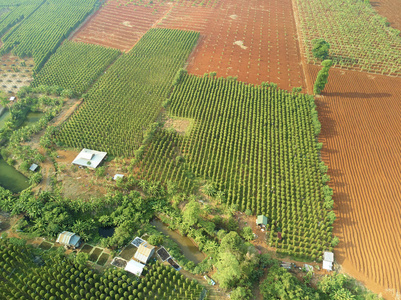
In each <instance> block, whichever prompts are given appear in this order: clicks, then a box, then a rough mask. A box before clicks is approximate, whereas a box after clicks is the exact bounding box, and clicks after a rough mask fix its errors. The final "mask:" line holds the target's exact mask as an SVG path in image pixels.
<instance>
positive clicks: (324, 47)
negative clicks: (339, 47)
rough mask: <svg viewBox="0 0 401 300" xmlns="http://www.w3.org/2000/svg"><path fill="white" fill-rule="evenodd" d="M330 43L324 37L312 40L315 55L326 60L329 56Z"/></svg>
mask: <svg viewBox="0 0 401 300" xmlns="http://www.w3.org/2000/svg"><path fill="white" fill-rule="evenodd" d="M329 49H330V44H329V43H327V42H326V41H325V40H324V39H314V40H312V54H313V57H315V58H318V59H321V60H325V59H326V58H327V57H328V56H329Z"/></svg>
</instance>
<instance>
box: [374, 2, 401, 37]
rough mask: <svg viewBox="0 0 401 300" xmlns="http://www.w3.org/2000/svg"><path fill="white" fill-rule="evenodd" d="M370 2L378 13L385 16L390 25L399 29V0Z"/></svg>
mask: <svg viewBox="0 0 401 300" xmlns="http://www.w3.org/2000/svg"><path fill="white" fill-rule="evenodd" d="M370 4H371V5H372V6H373V7H374V8H375V9H376V11H377V12H378V13H379V14H380V15H382V16H383V17H385V18H387V20H388V21H389V22H390V26H391V27H394V28H397V29H398V30H401V17H400V16H401V3H400V1H399V0H377V1H372V2H371V3H370Z"/></svg>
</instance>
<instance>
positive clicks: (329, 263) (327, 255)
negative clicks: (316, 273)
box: [323, 252, 334, 271]
mask: <svg viewBox="0 0 401 300" xmlns="http://www.w3.org/2000/svg"><path fill="white" fill-rule="evenodd" d="M333 262H334V253H333V252H324V253H323V269H325V270H327V271H332V270H333Z"/></svg>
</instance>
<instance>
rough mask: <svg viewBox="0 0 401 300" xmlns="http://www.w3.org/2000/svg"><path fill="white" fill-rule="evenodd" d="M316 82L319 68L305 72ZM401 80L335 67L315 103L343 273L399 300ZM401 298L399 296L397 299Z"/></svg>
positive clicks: (336, 252) (310, 80)
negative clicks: (331, 190) (329, 178)
mask: <svg viewBox="0 0 401 300" xmlns="http://www.w3.org/2000/svg"><path fill="white" fill-rule="evenodd" d="M307 71H308V72H307V73H308V75H307V76H308V77H309V78H308V82H314V80H315V78H316V75H317V72H318V71H319V68H318V67H315V66H311V65H309V66H308V67H307ZM400 100H401V78H392V77H387V76H382V75H368V74H364V73H360V72H355V71H343V70H339V69H331V70H330V74H329V80H328V84H327V85H326V89H325V90H324V92H323V95H322V97H319V98H318V100H317V105H318V112H319V119H320V121H321V123H322V132H321V134H320V141H321V142H323V150H322V158H323V160H324V161H325V163H326V164H327V165H328V166H329V175H330V176H331V181H330V183H329V185H330V186H331V187H332V188H333V190H334V196H333V197H334V203H335V205H334V210H335V212H336V215H337V220H336V221H335V223H334V234H335V235H336V236H338V237H339V238H340V244H339V245H338V247H336V248H335V249H334V252H335V258H336V260H337V262H339V263H340V264H341V266H342V269H343V271H344V272H345V273H348V274H350V275H351V276H353V277H355V278H356V279H357V280H360V281H362V282H363V283H364V284H366V286H367V288H369V289H371V290H372V291H374V292H376V293H382V295H383V296H384V297H385V298H386V299H395V298H396V297H397V293H398V296H401V271H400V270H401V251H400V245H401V233H400V231H401V218H400V216H401V196H400V195H401V184H400V183H401V172H400V170H401V122H400V120H401V102H400ZM396 299H398V298H396Z"/></svg>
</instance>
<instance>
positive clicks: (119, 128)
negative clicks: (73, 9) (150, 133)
mask: <svg viewBox="0 0 401 300" xmlns="http://www.w3.org/2000/svg"><path fill="white" fill-rule="evenodd" d="M198 37H199V33H197V32H190V31H179V30H171V29H151V30H149V31H148V32H147V33H146V34H145V35H144V36H143V37H142V39H141V40H140V41H139V42H138V43H137V44H136V45H135V47H134V48H133V49H132V50H131V51H130V52H129V53H128V54H123V55H122V56H120V57H119V58H118V59H117V60H116V62H115V63H114V64H113V65H112V66H110V68H109V69H108V70H107V71H106V74H104V75H103V76H102V77H100V79H99V80H98V81H97V82H96V83H95V84H94V85H93V87H92V88H91V89H90V90H89V92H88V94H87V97H85V102H84V104H83V105H82V107H81V108H80V109H79V111H78V112H77V113H75V114H74V115H73V116H72V117H71V118H70V119H69V121H68V122H67V123H65V124H64V125H63V127H62V128H61V131H60V133H59V134H58V136H57V140H58V141H59V142H61V143H63V144H65V145H67V146H70V147H75V148H82V147H86V148H92V149H97V150H102V151H107V152H108V153H110V154H111V155H116V156H132V155H133V152H134V150H136V149H137V148H138V147H139V146H140V144H141V142H142V134H143V131H144V130H145V129H146V128H147V127H148V125H149V124H150V123H152V122H154V120H155V119H156V118H157V116H158V114H159V113H160V110H161V107H162V106H161V104H162V102H163V101H164V100H165V99H166V97H167V95H168V92H169V91H170V86H171V81H172V79H173V77H174V75H175V73H176V72H177V70H178V69H179V68H180V67H181V66H182V65H183V64H184V62H185V60H186V59H187V57H188V55H189V54H190V52H191V50H192V48H193V47H194V45H195V43H196V41H197V39H198Z"/></svg>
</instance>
